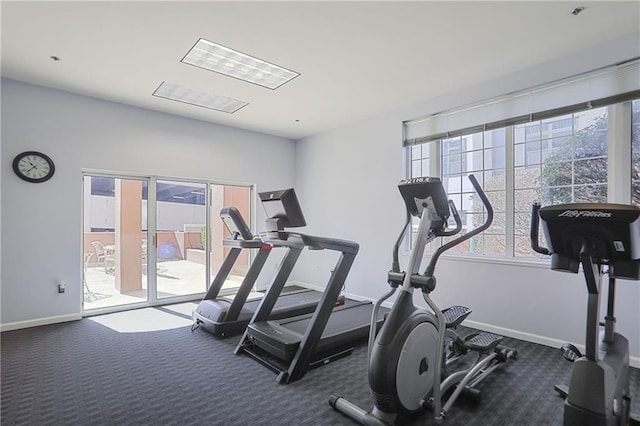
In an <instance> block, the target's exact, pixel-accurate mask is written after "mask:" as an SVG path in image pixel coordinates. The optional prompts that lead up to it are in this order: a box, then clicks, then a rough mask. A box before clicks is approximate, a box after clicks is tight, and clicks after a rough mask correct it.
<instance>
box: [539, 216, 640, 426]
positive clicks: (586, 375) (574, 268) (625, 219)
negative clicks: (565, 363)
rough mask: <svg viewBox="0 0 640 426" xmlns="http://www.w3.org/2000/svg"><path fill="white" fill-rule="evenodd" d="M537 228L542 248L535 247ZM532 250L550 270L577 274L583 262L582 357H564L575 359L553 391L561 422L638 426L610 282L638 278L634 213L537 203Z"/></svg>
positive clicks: (639, 236) (638, 233) (638, 227)
mask: <svg viewBox="0 0 640 426" xmlns="http://www.w3.org/2000/svg"><path fill="white" fill-rule="evenodd" d="M539 225H541V226H542V231H543V233H544V236H545V239H546V241H547V244H548V245H549V247H548V248H545V247H541V246H540V245H539V244H538V228H539ZM531 247H532V248H533V250H535V251H537V252H538V253H542V254H550V255H551V269H554V270H558V271H566V272H573V273H577V272H578V269H579V266H580V265H582V268H583V271H584V277H585V280H586V284H587V290H588V292H589V297H588V305H587V327H586V342H585V348H586V354H585V356H581V354H579V353H578V354H576V355H575V356H567V355H565V358H567V359H568V360H570V361H575V364H574V366H573V372H572V375H571V382H570V384H569V387H568V388H567V387H566V386H556V391H558V392H559V393H560V394H562V395H563V396H565V397H566V399H565V407H564V424H565V425H590V426H591V425H603V426H605V425H607V426H608V425H627V424H628V422H629V421H632V422H633V423H632V424H636V425H638V424H640V422H639V421H638V419H637V417H635V416H633V415H631V413H630V407H631V397H630V394H629V342H628V340H627V339H626V338H625V337H624V336H622V335H621V334H618V333H616V332H615V322H616V319H615V316H614V299H615V280H616V278H623V279H630V280H639V279H640V209H639V208H638V207H635V206H630V205H623V204H608V203H600V204H595V203H593V204H591V203H574V204H560V205H555V206H548V207H542V208H541V207H540V205H539V204H537V203H536V204H534V205H533V207H532V218H531ZM605 267H606V268H605ZM604 274H607V275H608V278H609V279H608V281H609V288H608V290H609V291H608V303H607V314H606V316H605V322H604V330H603V331H602V332H600V319H599V316H598V307H599V302H600V291H601V285H602V278H603V275H604ZM565 346H566V347H570V348H575V347H574V346H573V345H570V344H569V345H565ZM573 351H575V349H573Z"/></svg>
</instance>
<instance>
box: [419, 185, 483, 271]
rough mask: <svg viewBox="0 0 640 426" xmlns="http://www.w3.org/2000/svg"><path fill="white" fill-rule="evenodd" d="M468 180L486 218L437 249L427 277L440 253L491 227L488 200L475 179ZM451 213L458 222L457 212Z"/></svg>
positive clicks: (432, 257)
mask: <svg viewBox="0 0 640 426" xmlns="http://www.w3.org/2000/svg"><path fill="white" fill-rule="evenodd" d="M468 178H469V180H470V181H471V185H473V189H475V191H476V194H478V196H479V197H480V200H481V201H482V204H483V205H484V208H485V210H486V211H487V218H486V220H485V221H484V223H483V224H482V225H480V226H478V227H477V228H474V229H472V230H471V231H469V232H467V233H466V234H464V235H462V236H460V237H459V238H456V239H454V240H451V241H449V242H448V243H447V244H444V245H442V246H440V247H438V249H437V250H436V251H435V253H434V254H433V256H431V261H430V262H429V265H428V266H427V268H426V269H425V271H424V275H425V276H427V277H430V276H433V272H434V271H435V269H436V263H437V262H438V258H439V257H440V256H441V255H442V253H444V252H445V251H447V250H449V249H450V248H452V247H454V246H457V245H458V244H460V243H462V242H463V241H466V240H468V239H470V238H471V237H473V236H475V235H478V234H479V233H481V232H483V231H484V230H486V229H487V228H489V226H491V223H492V222H493V207H492V206H491V202H490V201H489V199H488V198H487V195H486V194H485V193H484V191H483V190H482V187H481V186H480V184H479V183H478V180H477V179H476V177H475V176H474V175H469V176H468ZM454 209H455V207H454ZM453 213H454V217H456V216H457V217H456V222H457V221H458V220H460V217H459V216H458V215H457V213H458V211H457V210H454V212H453ZM456 228H458V227H456ZM460 229H462V225H460Z"/></svg>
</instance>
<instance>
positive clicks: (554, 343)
mask: <svg viewBox="0 0 640 426" xmlns="http://www.w3.org/2000/svg"><path fill="white" fill-rule="evenodd" d="M463 325H467V326H469V327H472V328H477V329H478V330H482V331H488V332H490V333H496V334H499V335H501V336H507V337H512V338H514V339H519V340H524V341H525V342H531V343H537V344H539V345H544V346H549V347H551V348H557V349H560V347H561V346H562V345H564V344H565V343H567V342H566V341H562V340H558V339H554V338H551V337H546V336H539V335H537V334H531V333H525V332H523V331H518V330H512V329H510V328H504V327H496V326H493V325H490V324H484V323H481V322H477V321H472V320H465V322H464V324H463ZM575 346H576V347H577V348H578V349H580V351H581V352H582V353H584V352H585V347H584V345H579V344H576V345H575ZM629 365H630V366H631V367H635V368H640V357H636V356H630V357H629Z"/></svg>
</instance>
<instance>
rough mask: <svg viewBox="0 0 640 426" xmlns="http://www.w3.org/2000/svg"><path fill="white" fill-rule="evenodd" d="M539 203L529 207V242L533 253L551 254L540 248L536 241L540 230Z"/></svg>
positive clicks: (547, 250)
mask: <svg viewBox="0 0 640 426" xmlns="http://www.w3.org/2000/svg"><path fill="white" fill-rule="evenodd" d="M539 211H540V203H539V202H537V201H536V202H535V203H533V204H532V205H531V234H530V235H529V238H530V240H531V248H532V249H533V251H535V252H538V253H540V254H551V251H550V250H549V249H548V248H546V247H541V246H540V244H539V242H538V241H539V240H538V230H539V229H540V215H539V214H538V212H539Z"/></svg>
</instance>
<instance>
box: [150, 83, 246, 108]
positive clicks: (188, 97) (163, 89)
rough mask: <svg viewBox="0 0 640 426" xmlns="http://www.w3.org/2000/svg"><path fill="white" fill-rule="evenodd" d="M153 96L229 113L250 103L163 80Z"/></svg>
mask: <svg viewBox="0 0 640 426" xmlns="http://www.w3.org/2000/svg"><path fill="white" fill-rule="evenodd" d="M153 96H158V97H159V98H165V99H171V100H172V101H178V102H184V103H186V104H191V105H197V106H200V107H204V108H209V109H214V110H216V111H222V112H228V113H229V114H233V113H234V112H236V111H238V110H239V109H240V108H242V107H245V106H247V105H249V104H248V103H247V102H243V101H239V100H237V99H233V98H227V97H225V96H217V95H210V94H208V93H205V92H200V91H198V90H194V89H189V88H188V87H183V86H179V85H177V84H171V83H167V82H163V83H162V84H161V85H160V87H158V88H157V89H156V91H155V92H153Z"/></svg>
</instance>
